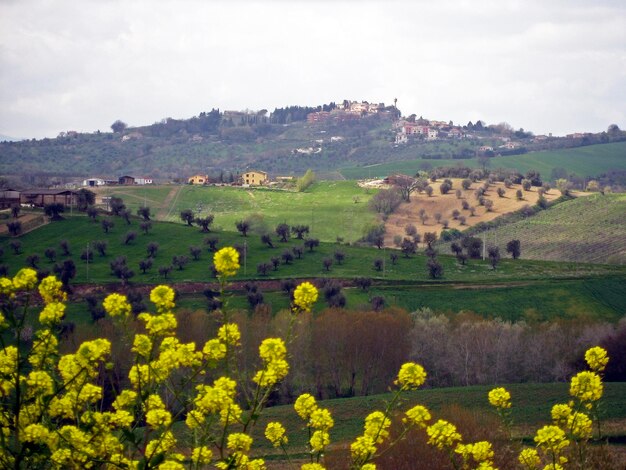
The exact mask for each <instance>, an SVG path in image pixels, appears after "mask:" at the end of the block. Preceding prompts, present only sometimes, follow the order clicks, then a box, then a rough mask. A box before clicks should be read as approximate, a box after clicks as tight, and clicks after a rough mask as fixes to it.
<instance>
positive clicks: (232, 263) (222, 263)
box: [213, 246, 240, 277]
mask: <svg viewBox="0 0 626 470" xmlns="http://www.w3.org/2000/svg"><path fill="white" fill-rule="evenodd" d="M213 265H214V266H215V270H216V271H217V272H218V273H219V274H220V275H221V276H223V277H232V276H234V275H235V274H237V271H238V270H239V268H240V265H239V252H238V251H237V250H235V249H234V248H233V247H231V246H227V247H225V248H222V249H221V250H219V251H217V252H216V253H215V255H214V256H213Z"/></svg>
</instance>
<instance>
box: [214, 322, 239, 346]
mask: <svg viewBox="0 0 626 470" xmlns="http://www.w3.org/2000/svg"><path fill="white" fill-rule="evenodd" d="M217 337H218V338H219V339H220V340H221V341H222V342H223V343H225V344H228V345H229V346H236V345H238V344H239V340H240V339H241V333H240V332H239V326H237V324H236V323H226V324H224V325H222V326H220V329H219V330H218V331H217Z"/></svg>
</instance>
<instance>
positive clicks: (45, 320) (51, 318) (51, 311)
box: [39, 302, 65, 326]
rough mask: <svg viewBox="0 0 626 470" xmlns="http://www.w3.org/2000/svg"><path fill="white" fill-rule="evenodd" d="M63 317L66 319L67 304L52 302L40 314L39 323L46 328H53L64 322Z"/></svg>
mask: <svg viewBox="0 0 626 470" xmlns="http://www.w3.org/2000/svg"><path fill="white" fill-rule="evenodd" d="M63 317H65V304H62V303H60V302H50V303H48V304H47V305H46V306H45V307H44V308H43V310H42V311H41V313H40V314H39V322H40V323H41V324H42V325H45V326H52V325H54V324H56V323H59V322H60V321H61V320H63Z"/></svg>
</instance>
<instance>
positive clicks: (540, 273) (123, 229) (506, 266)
mask: <svg viewBox="0 0 626 470" xmlns="http://www.w3.org/2000/svg"><path fill="white" fill-rule="evenodd" d="M113 220H114V222H115V226H114V227H113V229H112V230H111V231H110V232H109V233H108V234H105V233H104V231H103V230H102V228H101V226H100V224H99V223H94V222H92V221H91V220H89V219H88V218H87V217H85V216H75V217H68V218H66V219H65V220H62V221H59V222H52V223H49V224H47V225H45V226H43V227H41V228H39V229H37V230H34V231H32V232H29V233H26V234H24V235H22V236H21V237H20V238H19V240H20V242H21V244H22V246H21V250H20V253H19V254H15V253H14V252H13V250H12V249H11V247H10V241H11V239H10V238H8V237H6V236H3V237H0V246H1V247H2V248H3V250H4V254H3V256H2V258H0V263H2V264H5V265H7V266H8V267H9V274H15V272H16V271H17V270H18V269H19V268H21V267H23V266H25V265H26V259H27V257H28V256H30V255H37V256H39V258H40V260H39V262H38V267H39V268H41V269H52V267H53V266H54V263H53V262H51V261H49V260H48V259H47V258H46V257H45V256H44V253H45V250H46V248H49V247H51V248H54V249H55V250H56V251H57V253H59V254H60V251H61V250H60V246H59V243H60V241H61V240H67V241H68V242H69V245H70V247H71V251H72V254H71V257H72V258H73V259H74V261H75V263H76V266H77V273H76V279H75V282H92V283H93V282H95V283H109V282H115V281H116V279H115V278H114V277H113V276H112V275H111V274H110V262H111V261H113V260H114V259H115V258H116V257H118V256H125V257H126V258H127V260H128V264H129V266H130V267H131V269H133V270H134V271H135V273H136V275H135V277H134V278H133V279H132V281H133V282H137V283H145V284H154V283H159V282H163V278H161V277H160V276H159V274H158V269H157V268H158V267H159V266H162V265H168V264H170V262H171V260H172V257H173V256H182V255H189V247H190V246H198V247H201V248H202V249H203V252H202V254H201V257H200V259H199V260H198V261H193V260H190V261H189V263H188V264H187V266H186V267H185V268H184V269H183V270H175V271H173V272H172V273H171V276H170V277H169V278H168V282H189V281H209V280H210V276H209V264H210V262H211V259H212V254H210V253H209V252H208V251H207V249H206V248H205V245H204V243H203V241H204V239H205V238H206V237H207V236H213V237H217V238H218V239H219V243H218V248H219V247H222V246H227V245H240V246H242V247H243V246H244V244H245V245H246V246H247V247H248V255H247V257H245V259H244V260H242V264H243V266H242V269H241V271H240V273H239V274H238V275H237V277H236V278H235V279H236V280H237V279H253V278H257V277H258V275H257V273H256V267H257V264H259V263H261V262H269V261H270V259H271V258H272V257H279V258H280V257H281V255H282V253H283V252H284V251H285V250H286V249H292V248H293V247H294V246H302V241H301V240H296V239H294V238H291V239H290V240H289V241H288V242H287V243H281V242H279V241H278V240H277V237H274V248H269V247H268V246H267V245H264V244H262V243H261V240H260V236H259V235H254V234H251V235H250V236H248V237H243V236H241V235H239V234H238V233H236V232H229V231H214V232H211V233H209V234H206V233H202V232H200V230H199V229H198V227H195V226H193V227H188V226H186V225H184V224H183V223H182V222H179V223H173V222H154V223H153V228H152V229H151V231H150V232H149V234H147V235H146V234H144V233H143V232H141V230H140V228H139V224H140V221H139V219H131V224H130V225H127V224H126V222H125V221H124V220H123V219H121V218H114V219H113ZM128 231H133V232H136V234H137V237H136V239H135V240H134V241H132V242H131V243H129V244H124V242H123V237H124V235H125V234H126V233H127V232H128ZM316 233H317V232H316V231H315V230H313V231H312V234H311V235H312V236H315V235H316ZM98 240H102V241H106V242H107V243H108V249H107V252H106V256H100V255H99V254H98V253H97V252H96V253H94V258H93V260H92V261H91V262H89V263H87V262H85V261H82V260H81V259H80V254H81V253H82V252H83V250H85V249H86V248H87V246H90V247H93V246H94V242H95V241H98ZM150 242H157V243H158V244H159V251H158V252H157V255H156V257H155V259H154V266H153V268H152V269H151V270H150V271H148V272H147V273H146V274H141V273H140V272H139V269H138V263H139V261H140V260H142V259H145V258H146V257H147V252H146V246H147V245H148V244H149V243H150ZM522 250H524V248H523V245H522ZM336 251H342V252H343V253H344V254H345V260H344V261H343V263H342V264H338V263H335V264H333V266H332V267H331V269H330V271H326V270H325V269H324V267H323V264H322V261H323V259H324V258H326V257H331V258H332V257H334V253H335V252H336ZM390 253H397V251H396V250H389V249H384V250H378V249H376V248H369V247H359V246H348V245H345V244H343V245H339V244H337V243H322V244H321V245H320V247H318V248H316V249H315V250H314V251H313V252H309V250H308V249H305V251H304V253H303V256H302V259H297V258H296V259H294V260H293V262H292V263H290V264H281V265H280V266H279V268H278V270H276V271H273V270H272V271H270V272H269V273H268V276H266V277H267V278H277V279H286V278H307V277H339V278H354V277H359V276H368V277H372V278H375V279H381V280H404V281H411V282H426V283H429V282H431V281H430V280H429V278H428V275H427V272H426V269H425V266H426V257H425V256H424V255H422V254H418V255H416V256H411V257H410V258H405V257H403V256H400V257H399V258H398V260H397V263H396V264H395V265H393V264H392V263H391V261H390V258H389V255H390ZM59 259H61V257H60V256H59ZM375 259H382V260H384V261H385V263H384V269H383V270H381V271H376V270H375V269H374V267H373V264H374V260H375ZM57 261H58V260H57ZM440 261H441V263H442V264H443V266H444V277H443V278H442V280H441V281H444V282H448V281H450V282H479V283H493V282H501V281H529V280H544V279H555V278H556V279H558V278H575V277H596V276H611V275H623V274H624V272H625V271H626V267H625V266H611V265H592V264H585V265H580V264H576V263H556V262H543V261H532V260H528V261H526V260H517V261H513V260H511V259H505V260H502V262H501V263H500V264H499V266H498V269H497V270H493V269H491V267H490V265H489V264H488V262H487V261H482V260H472V261H470V262H469V263H468V264H467V265H466V266H461V265H458V264H457V262H456V260H455V259H454V258H453V257H451V256H447V255H446V256H440ZM437 282H440V281H437Z"/></svg>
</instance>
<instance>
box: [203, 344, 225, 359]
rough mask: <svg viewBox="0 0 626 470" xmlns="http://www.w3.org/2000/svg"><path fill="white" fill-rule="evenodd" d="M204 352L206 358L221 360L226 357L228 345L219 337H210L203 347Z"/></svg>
mask: <svg viewBox="0 0 626 470" xmlns="http://www.w3.org/2000/svg"><path fill="white" fill-rule="evenodd" d="M202 354H203V356H204V357H205V358H206V359H210V360H213V361H219V360H220V359H223V358H224V357H226V345H225V344H224V343H222V342H221V341H220V340H219V339H210V340H208V341H207V342H206V343H205V345H204V347H203V348H202Z"/></svg>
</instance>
